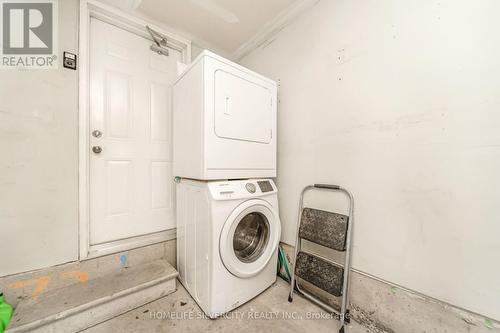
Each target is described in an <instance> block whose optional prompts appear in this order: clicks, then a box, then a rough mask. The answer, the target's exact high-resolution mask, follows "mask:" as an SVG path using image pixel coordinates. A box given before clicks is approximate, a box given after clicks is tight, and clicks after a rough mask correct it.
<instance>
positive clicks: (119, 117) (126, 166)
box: [89, 18, 181, 245]
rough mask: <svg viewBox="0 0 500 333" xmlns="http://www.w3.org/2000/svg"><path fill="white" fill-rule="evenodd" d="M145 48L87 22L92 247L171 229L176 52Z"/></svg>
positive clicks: (137, 39)
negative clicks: (173, 98) (159, 53)
mask: <svg viewBox="0 0 500 333" xmlns="http://www.w3.org/2000/svg"><path fill="white" fill-rule="evenodd" d="M151 44H152V42H151V41H149V40H147V39H146V38H143V37H141V36H139V35H135V34H133V33H131V32H128V31H126V30H123V29H120V28H118V27H116V26H113V25H111V24H108V23H105V22H102V21H100V20H98V19H94V18H92V19H91V21H90V77H89V79H90V122H89V123H90V128H89V132H90V133H89V137H90V142H89V144H90V147H89V150H90V152H89V154H90V166H89V167H90V244H91V245H96V244H102V243H107V242H111V241H115V240H121V239H125V238H130V237H135V236H140V235H146V234H151V233H156V232H160V231H164V230H168V229H172V228H174V227H175V220H174V210H173V204H172V203H173V186H172V173H171V170H172V152H171V150H172V142H171V141H172V140H171V137H172V136H171V84H172V83H173V81H174V79H175V78H176V65H177V61H181V53H180V52H178V51H175V50H172V49H170V55H169V56H164V55H158V54H156V53H154V52H152V51H151V50H150V49H149V46H150V45H151ZM96 131H99V132H100V133H99V132H96ZM100 150H101V151H100Z"/></svg>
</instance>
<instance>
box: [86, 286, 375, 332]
mask: <svg viewBox="0 0 500 333" xmlns="http://www.w3.org/2000/svg"><path fill="white" fill-rule="evenodd" d="M288 290H289V289H288V284H287V283H286V282H284V281H283V280H281V279H278V281H277V282H276V283H275V284H274V285H273V286H271V287H270V288H269V289H267V290H266V291H265V292H264V293H262V294H261V295H259V296H258V297H256V298H254V299H253V300H251V301H250V302H248V303H246V304H245V305H243V306H241V307H240V308H238V309H236V310H234V311H232V312H230V313H229V314H228V315H227V317H225V318H219V319H216V320H211V319H208V318H203V312H202V311H201V310H200V308H199V307H198V305H197V304H196V302H195V301H194V300H193V299H192V298H191V296H189V294H188V293H187V291H186V290H185V289H184V288H183V287H182V285H180V283H178V290H177V291H176V292H175V293H173V294H170V295H168V296H166V297H164V298H161V299H159V300H157V301H155V302H152V303H149V304H146V305H144V306H142V307H140V308H137V309H135V310H132V311H130V312H128V313H125V314H123V315H121V316H118V317H116V318H114V319H111V320H109V321H107V322H104V323H102V324H99V325H97V326H94V327H92V328H89V329H87V330H85V331H84V332H85V333H100V332H119V333H124V332H238V331H242V332H267V333H271V332H273V333H274V332H286V333H290V332H314V333H321V332H328V333H331V332H337V331H338V329H339V324H338V321H337V320H334V319H331V318H323V319H321V317H319V316H321V315H325V312H323V311H322V310H321V309H320V308H319V307H317V306H316V305H314V304H312V303H310V302H309V301H307V300H305V299H304V298H302V297H300V296H295V297H294V301H293V303H289V302H288V301H287V299H288ZM312 317H314V319H311V318H312ZM293 318H295V319H293ZM347 331H348V332H350V333H372V331H370V330H368V329H366V328H365V327H362V326H360V325H359V324H357V323H356V322H351V324H350V326H349V328H348V329H347Z"/></svg>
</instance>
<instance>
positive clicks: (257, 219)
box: [219, 199, 281, 278]
mask: <svg viewBox="0 0 500 333" xmlns="http://www.w3.org/2000/svg"><path fill="white" fill-rule="evenodd" d="M280 236H281V224H280V219H279V215H278V213H277V212H276V211H275V210H274V209H273V208H272V207H271V205H270V204H268V203H267V202H266V201H263V200H258V199H254V200H249V201H245V202H244V203H242V204H241V205H239V206H238V207H236V209H235V210H234V211H233V212H232V213H231V215H229V217H228V219H227V220H226V223H224V226H223V228H222V232H221V235H220V240H219V252H220V256H221V259H222V263H223V264H224V266H226V268H227V269H228V270H229V271H230V272H231V273H232V274H234V275H236V276H238V277H242V278H247V277H251V276H254V275H257V274H258V273H259V272H260V271H262V270H263V269H264V267H266V265H267V263H268V262H269V260H270V259H271V258H272V257H273V256H274V255H275V252H276V248H277V246H278V243H279V240H280Z"/></svg>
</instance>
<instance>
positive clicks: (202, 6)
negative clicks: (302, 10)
mask: <svg viewBox="0 0 500 333" xmlns="http://www.w3.org/2000/svg"><path fill="white" fill-rule="evenodd" d="M101 1H103V2H106V3H108V4H111V5H113V6H116V7H120V8H122V9H124V10H127V11H135V12H137V13H139V14H140V15H143V16H147V17H150V18H152V19H154V20H155V21H158V22H160V23H162V24H164V25H166V26H168V27H171V28H173V29H175V30H177V31H180V32H181V33H184V35H185V36H187V37H189V38H190V39H191V40H192V41H193V43H194V44H197V45H198V46H200V47H203V48H210V49H212V50H214V51H216V52H220V53H223V54H224V55H226V56H229V55H233V54H234V53H235V51H236V50H237V49H238V48H239V47H240V46H242V45H243V44H244V43H245V42H247V41H249V40H250V39H251V38H252V37H254V36H256V35H257V34H258V33H259V32H260V31H261V30H262V29H263V28H264V27H265V26H266V25H268V24H270V23H271V22H272V21H273V20H275V19H276V18H277V17H279V16H280V14H283V13H284V12H286V11H287V9H288V8H289V7H291V5H292V4H295V3H298V2H300V0H101Z"/></svg>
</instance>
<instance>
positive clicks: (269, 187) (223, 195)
mask: <svg viewBox="0 0 500 333" xmlns="http://www.w3.org/2000/svg"><path fill="white" fill-rule="evenodd" d="M208 187H209V189H210V193H211V194H212V197H213V198H214V199H216V200H233V199H243V198H254V197H261V196H266V195H269V194H272V193H275V192H277V189H276V186H275V185H274V183H273V181H272V180H270V179H245V180H227V181H214V182H208Z"/></svg>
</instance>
